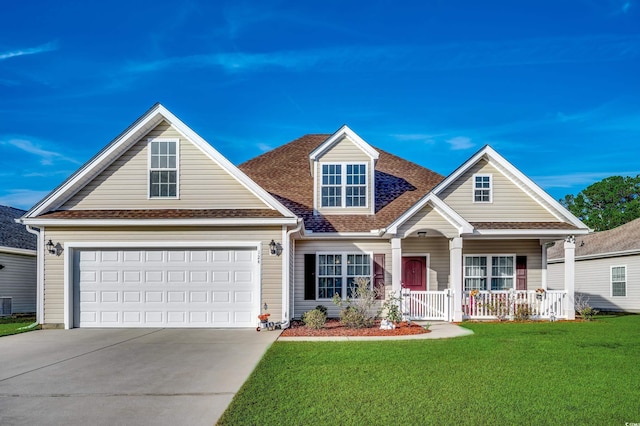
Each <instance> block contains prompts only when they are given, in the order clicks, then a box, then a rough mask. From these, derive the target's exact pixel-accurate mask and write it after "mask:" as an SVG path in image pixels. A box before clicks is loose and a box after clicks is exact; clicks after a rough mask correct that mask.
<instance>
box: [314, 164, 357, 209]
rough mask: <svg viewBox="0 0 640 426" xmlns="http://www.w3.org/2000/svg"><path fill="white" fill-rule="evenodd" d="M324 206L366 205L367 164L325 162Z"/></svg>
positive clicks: (323, 182)
mask: <svg viewBox="0 0 640 426" xmlns="http://www.w3.org/2000/svg"><path fill="white" fill-rule="evenodd" d="M321 182H322V186H321V205H322V207H366V206H367V165H366V164H323V165H322V181H321Z"/></svg>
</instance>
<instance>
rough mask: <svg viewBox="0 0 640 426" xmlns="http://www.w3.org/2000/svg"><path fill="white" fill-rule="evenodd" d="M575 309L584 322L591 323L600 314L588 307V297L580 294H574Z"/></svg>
mask: <svg viewBox="0 0 640 426" xmlns="http://www.w3.org/2000/svg"><path fill="white" fill-rule="evenodd" d="M575 309H576V312H577V313H579V314H580V316H581V317H582V319H584V320H586V321H591V320H592V319H593V317H595V316H596V315H597V314H598V312H600V311H599V310H597V309H594V308H593V307H591V305H589V297H587V296H586V295H584V294H582V293H576V294H575Z"/></svg>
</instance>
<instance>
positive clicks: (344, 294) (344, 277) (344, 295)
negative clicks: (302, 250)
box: [316, 251, 373, 301]
mask: <svg viewBox="0 0 640 426" xmlns="http://www.w3.org/2000/svg"><path fill="white" fill-rule="evenodd" d="M350 254H366V255H369V287H370V288H371V287H372V286H373V252H368V251H317V252H316V300H322V301H326V300H332V299H333V298H328V299H327V298H322V299H321V298H320V297H319V295H320V256H321V255H340V256H342V275H341V278H342V292H341V297H342V300H347V278H348V277H349V275H348V274H347V263H346V259H347V255H350Z"/></svg>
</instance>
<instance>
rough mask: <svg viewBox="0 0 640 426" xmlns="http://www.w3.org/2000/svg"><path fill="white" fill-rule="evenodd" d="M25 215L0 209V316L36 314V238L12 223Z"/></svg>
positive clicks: (4, 208)
mask: <svg viewBox="0 0 640 426" xmlns="http://www.w3.org/2000/svg"><path fill="white" fill-rule="evenodd" d="M25 213H26V212H25V211H24V210H20V209H16V208H13V207H8V206H0V315H12V314H26V313H34V312H36V284H37V277H36V271H37V267H36V245H37V243H36V239H37V237H36V236H35V235H34V234H30V233H29V232H27V230H26V229H25V227H24V226H22V225H20V224H19V223H17V222H16V221H15V220H16V219H17V218H19V217H21V216H22V215H24V214H25Z"/></svg>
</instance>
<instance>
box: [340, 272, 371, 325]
mask: <svg viewBox="0 0 640 426" xmlns="http://www.w3.org/2000/svg"><path fill="white" fill-rule="evenodd" d="M354 283H355V285H356V286H355V289H354V291H353V296H354V297H352V298H350V299H347V300H342V298H341V297H340V295H339V294H336V295H334V296H333V303H335V304H336V305H337V306H339V307H340V308H342V310H341V311H340V322H341V323H342V324H344V325H345V326H346V327H349V328H364V327H371V326H372V325H373V320H374V319H375V317H377V316H378V313H379V310H374V308H375V306H376V305H377V304H378V302H377V301H376V295H377V294H378V292H377V291H376V290H374V289H371V288H369V278H366V277H356V278H355V279H354Z"/></svg>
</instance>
